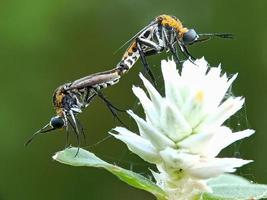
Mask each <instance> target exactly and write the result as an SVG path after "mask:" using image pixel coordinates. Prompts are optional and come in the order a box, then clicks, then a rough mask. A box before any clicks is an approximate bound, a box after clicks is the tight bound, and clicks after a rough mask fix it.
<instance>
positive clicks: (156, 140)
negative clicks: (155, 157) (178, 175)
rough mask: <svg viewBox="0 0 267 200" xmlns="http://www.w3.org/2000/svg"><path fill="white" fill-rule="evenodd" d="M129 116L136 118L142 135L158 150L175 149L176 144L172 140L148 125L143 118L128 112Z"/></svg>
mask: <svg viewBox="0 0 267 200" xmlns="http://www.w3.org/2000/svg"><path fill="white" fill-rule="evenodd" d="M128 114H129V115H131V116H132V117H133V118H134V120H135V122H136V124H137V126H138V128H139V131H140V135H141V136H142V137H144V138H146V139H148V140H149V141H150V142H151V144H152V145H153V146H154V147H155V148H156V149H158V150H162V149H164V148H166V147H168V146H170V147H175V144H174V142H173V141H172V140H170V139H169V138H168V137H166V136H165V135H164V134H162V133H161V132H159V131H158V130H157V129H156V128H154V127H153V126H151V125H150V124H148V123H147V122H146V121H144V120H143V119H142V118H140V117H138V116H137V115H136V114H134V113H133V112H132V111H128Z"/></svg>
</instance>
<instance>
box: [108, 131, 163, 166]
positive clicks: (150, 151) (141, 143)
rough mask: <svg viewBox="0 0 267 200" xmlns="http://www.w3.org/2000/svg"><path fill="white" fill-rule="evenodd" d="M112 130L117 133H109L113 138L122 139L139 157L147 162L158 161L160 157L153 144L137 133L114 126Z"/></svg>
mask: <svg viewBox="0 0 267 200" xmlns="http://www.w3.org/2000/svg"><path fill="white" fill-rule="evenodd" d="M113 130H115V131H116V132H118V133H119V134H113V133H110V134H111V135H113V136H114V137H115V138H117V139H119V140H121V141H123V142H124V143H125V144H126V145H127V147H128V148H129V150H130V151H132V152H133V153H135V154H137V155H138V156H139V157H141V158H142V159H144V160H145V161H147V162H150V163H157V162H159V160H160V157H159V155H158V153H157V151H156V149H155V148H154V147H153V145H151V143H150V142H149V141H148V140H146V139H144V138H142V137H140V136H139V135H137V134H135V133H133V132H131V131H129V130H128V129H126V128H122V127H116V128H115V129H113Z"/></svg>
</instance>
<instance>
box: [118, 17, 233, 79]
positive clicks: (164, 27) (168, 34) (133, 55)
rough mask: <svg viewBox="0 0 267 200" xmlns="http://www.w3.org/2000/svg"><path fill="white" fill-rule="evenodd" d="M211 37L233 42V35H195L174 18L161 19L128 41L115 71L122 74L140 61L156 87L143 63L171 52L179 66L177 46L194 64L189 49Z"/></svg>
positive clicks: (147, 67)
mask: <svg viewBox="0 0 267 200" xmlns="http://www.w3.org/2000/svg"><path fill="white" fill-rule="evenodd" d="M213 37H220V38H232V37H233V35H232V34H230V33H202V34H198V33H197V32H196V31H195V30H194V29H188V28H186V27H184V26H183V24H182V23H181V21H180V20H179V19H177V18H176V17H174V16H170V15H160V16H158V17H156V18H155V19H154V20H153V21H151V22H150V23H149V24H148V25H147V26H146V27H144V28H143V29H142V30H140V31H139V32H138V33H137V34H135V35H134V36H133V37H132V38H131V39H130V40H129V41H128V42H131V44H130V46H129V47H128V49H127V50H126V52H125V53H124V55H123V57H122V60H121V61H120V62H119V63H118V64H117V68H120V69H121V70H122V71H123V72H124V73H125V72H127V71H128V70H129V69H130V68H131V67H132V66H133V65H134V64H135V63H136V62H137V60H138V59H139V58H141V61H142V64H143V65H144V68H145V70H146V72H147V73H148V74H149V76H150V77H151V79H152V81H153V82H154V83H155V78H154V76H153V74H152V72H151V70H150V68H149V65H148V63H147V60H146V57H147V56H150V55H154V54H158V53H161V52H163V51H170V53H171V54H172V55H173V57H174V59H175V61H176V62H177V63H180V62H181V59H180V58H179V56H178V53H177V46H178V47H179V48H180V51H181V52H182V53H183V55H184V56H185V57H186V58H187V59H189V60H191V61H193V60H195V58H194V57H193V56H192V55H191V54H190V52H189V50H188V46H189V45H192V44H195V43H198V42H204V41H206V40H209V39H211V38H213ZM128 42H126V43H125V44H124V45H126V44H127V43H128ZM124 45H123V46H124ZM123 46H122V47H123ZM122 47H120V48H122Z"/></svg>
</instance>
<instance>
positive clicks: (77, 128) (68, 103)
mask: <svg viewBox="0 0 267 200" xmlns="http://www.w3.org/2000/svg"><path fill="white" fill-rule="evenodd" d="M120 77H121V71H120V70H119V69H112V70H109V71H104V72H100V73H95V74H92V75H89V76H86V77H84V78H81V79H78V80H76V81H74V82H70V83H66V84H63V85H61V86H59V87H58V88H57V89H56V90H55V92H54V95H53V105H54V108H55V111H56V116H54V117H52V118H51V119H50V122H49V123H48V124H46V125H45V126H44V127H43V128H41V129H40V130H38V131H37V132H36V133H34V134H33V135H32V137H31V138H30V139H29V140H28V141H27V142H26V143H25V146H27V145H28V144H29V143H30V142H31V141H32V140H33V139H34V137H35V136H37V135H39V134H42V133H47V132H50V131H53V130H56V129H63V128H65V129H66V131H67V136H68V127H69V125H70V126H71V127H72V129H73V130H74V133H75V135H76V138H77V141H78V144H79V142H80V140H79V137H80V133H82V134H83V136H84V132H83V128H82V126H81V124H80V122H79V121H78V119H77V117H76V116H77V114H79V113H81V112H82V111H83V109H84V108H86V107H87V106H88V105H89V104H90V102H91V101H92V99H93V98H94V97H95V96H99V97H100V98H101V99H102V100H103V101H104V102H105V104H106V105H107V107H108V108H109V110H110V111H111V112H112V114H113V115H114V116H115V117H116V118H117V119H118V120H119V121H120V122H121V120H120V119H119V118H118V116H117V114H116V112H115V111H122V110H120V109H118V108H116V107H115V106H113V105H112V104H111V103H110V102H109V101H108V100H107V99H106V98H105V97H104V96H103V94H102V93H101V91H100V90H101V89H102V88H106V87H108V86H112V85H114V84H116V83H118V82H119V80H120ZM121 123H122V122H121Z"/></svg>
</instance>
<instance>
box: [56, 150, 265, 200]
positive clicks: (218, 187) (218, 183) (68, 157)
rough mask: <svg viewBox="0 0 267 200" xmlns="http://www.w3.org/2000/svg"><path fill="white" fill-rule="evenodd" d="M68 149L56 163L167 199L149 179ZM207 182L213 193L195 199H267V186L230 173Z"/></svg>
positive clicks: (92, 155) (62, 152)
mask: <svg viewBox="0 0 267 200" xmlns="http://www.w3.org/2000/svg"><path fill="white" fill-rule="evenodd" d="M77 151H78V149H77V148H74V147H72V148H68V149H65V150H63V151H60V152H57V153H56V155H55V156H54V157H53V158H54V159H55V160H57V161H58V162H61V163H64V164H68V165H72V166H87V167H98V168H104V169H106V170H108V171H109V172H111V173H112V174H114V175H116V176H117V177H118V178H119V179H120V180H122V181H124V182H125V183H128V184H129V185H131V186H133V187H136V188H139V189H142V190H145V191H147V192H150V193H152V194H153V195H155V196H156V197H157V199H158V200H167V199H168V198H167V195H166V193H165V192H164V191H163V190H162V189H161V188H160V187H158V186H157V185H156V184H155V183H153V182H152V181H151V180H149V179H147V178H145V177H144V176H141V175H140V174H137V173H134V172H132V171H130V170H126V169H123V168H121V167H118V166H116V165H112V164H110V163H107V162H105V161H103V160H101V159H100V158H98V157H97V156H96V155H94V154H93V153H91V152H89V151H86V150H84V149H79V153H78V154H77V155H76V153H77ZM208 185H209V186H210V187H211V188H212V190H213V193H212V194H211V193H204V194H202V195H200V196H199V197H198V198H197V199H199V200H245V199H253V200H254V199H255V200H256V199H262V198H267V186H266V185H260V184H254V183H252V182H250V181H249V180H247V179H245V178H242V177H239V176H236V175H231V174H225V175H222V176H219V177H216V178H213V179H211V180H209V182H208Z"/></svg>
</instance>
